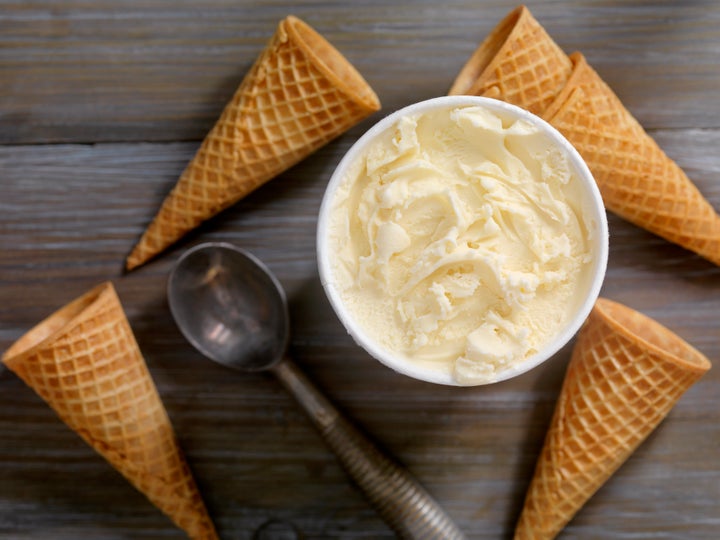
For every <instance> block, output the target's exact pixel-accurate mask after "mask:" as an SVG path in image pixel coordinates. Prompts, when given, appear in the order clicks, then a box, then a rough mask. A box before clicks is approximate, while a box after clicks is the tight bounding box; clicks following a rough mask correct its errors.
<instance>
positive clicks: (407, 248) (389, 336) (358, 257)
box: [331, 106, 591, 384]
mask: <svg viewBox="0 0 720 540" xmlns="http://www.w3.org/2000/svg"><path fill="white" fill-rule="evenodd" d="M576 184H577V180H576V179H574V177H573V174H572V173H571V169H570V167H569V165H568V163H567V162H566V160H565V157H564V155H563V154H562V153H561V152H560V151H559V150H557V149H556V147H554V146H553V144H552V143H551V142H550V141H549V140H548V138H547V136H546V135H544V134H543V133H540V132H539V131H538V130H537V128H535V127H534V126H533V125H531V124H529V123H527V122H524V121H513V122H508V121H505V120H503V119H502V118H500V117H499V116H497V115H496V114H495V113H493V112H491V111H489V110H487V109H485V108H482V107H476V106H472V107H462V108H456V109H451V110H444V109H443V110H437V111H431V112H429V113H426V114H423V115H420V116H416V117H404V118H402V119H401V120H400V121H399V122H398V123H397V124H396V125H395V127H394V129H392V130H389V131H388V132H386V133H385V134H383V137H381V138H380V139H379V140H377V141H375V143H374V144H373V145H372V146H370V147H369V148H368V150H367V151H366V153H365V154H364V156H363V157H362V159H361V160H359V161H358V163H357V165H356V166H355V167H354V168H352V170H351V174H349V176H348V178H347V182H345V184H344V185H343V186H342V187H341V188H340V189H339V191H338V193H337V195H336V199H335V206H334V210H333V214H332V215H333V220H332V223H333V230H332V231H333V232H332V234H331V238H332V240H331V242H332V243H333V244H334V246H333V251H334V253H335V254H336V258H335V261H334V272H335V277H336V281H337V284H338V288H339V290H340V292H341V295H342V296H343V299H344V301H345V302H346V304H347V305H348V308H349V309H350V311H351V312H353V314H354V316H355V317H356V318H357V320H358V321H359V322H360V323H361V325H362V326H363V328H364V330H365V331H366V332H367V333H368V334H369V335H370V336H372V337H373V338H374V339H375V340H377V341H378V343H380V344H381V345H382V346H383V347H386V348H387V349H389V350H392V351H394V352H396V353H397V354H402V355H405V356H406V357H407V358H408V361H412V362H430V363H433V364H437V365H438V366H443V367H442V369H448V370H452V372H453V373H454V375H455V378H456V380H457V381H458V382H460V383H466V384H472V383H477V382H479V381H487V380H491V379H492V378H493V377H494V376H496V374H497V373H498V372H499V371H501V370H502V369H504V368H506V367H507V366H509V365H511V364H512V363H514V362H518V361H521V360H522V359H525V358H527V357H528V356H530V355H531V354H533V353H534V352H535V351H537V350H538V349H539V348H540V347H542V346H543V345H544V344H545V342H546V341H547V340H549V339H552V337H554V335H555V334H556V333H557V331H558V329H559V328H560V327H562V325H563V324H564V323H565V322H566V320H567V317H568V316H569V314H570V313H571V312H572V307H573V294H574V293H575V292H576V291H577V289H578V287H579V282H580V281H581V279H582V275H583V271H584V269H585V268H586V267H587V266H588V263H589V262H590V259H591V255H590V254H591V250H590V244H589V242H590V241H591V227H589V226H588V225H587V224H586V223H585V222H584V221H583V211H582V204H581V202H580V200H581V197H580V192H579V190H578V186H577V185H576Z"/></svg>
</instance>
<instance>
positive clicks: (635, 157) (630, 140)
mask: <svg viewBox="0 0 720 540" xmlns="http://www.w3.org/2000/svg"><path fill="white" fill-rule="evenodd" d="M571 59H572V61H573V64H574V68H573V74H572V76H571V78H570V80H569V81H568V83H567V85H566V86H565V88H564V89H563V91H562V92H561V93H560V94H559V95H558V97H557V99H556V100H555V101H554V102H553V104H552V105H551V106H550V107H549V108H548V109H547V110H546V111H545V112H544V113H543V115H542V116H543V117H544V118H545V120H547V121H548V122H550V123H551V124H552V125H553V126H555V127H556V128H557V129H558V130H559V131H560V132H561V133H562V134H563V135H565V137H566V138H567V139H568V140H569V141H570V142H571V143H572V144H573V146H575V148H576V149H577V150H578V152H580V154H581V155H582V157H583V158H584V159H585V161H586V162H587V164H588V167H589V168H590V170H591V171H592V173H593V176H594V177H595V180H596V181H597V183H598V186H599V188H600V192H601V194H602V196H603V200H604V202H605V206H606V207H607V208H608V210H611V211H612V212H615V213H616V214H618V215H619V216H621V217H623V218H625V219H627V220H628V221H630V222H632V223H634V224H636V225H638V226H640V227H643V228H645V229H647V230H649V231H651V232H653V233H655V234H657V235H659V236H662V237H663V238H665V239H667V240H670V241H671V242H674V243H676V244H679V245H681V246H683V247H685V248H687V249H689V250H692V251H694V252H695V253H697V254H699V255H701V256H702V257H705V258H706V259H708V260H710V261H712V262H714V263H715V264H720V216H718V215H717V213H716V212H715V210H714V209H713V207H712V206H711V205H710V203H709V202H708V201H707V200H706V199H705V197H703V195H702V194H701V193H700V192H699V191H698V189H697V188H696V187H695V185H694V184H693V183H692V181H691V180H690V179H689V178H688V177H687V176H686V175H685V173H684V172H683V171H682V169H680V167H679V166H678V165H677V164H676V163H675V162H674V161H673V160H672V159H670V158H669V157H668V156H667V155H665V153H664V152H663V151H662V149H660V147H659V146H658V145H657V143H656V142H655V141H654V140H653V139H652V137H650V135H648V134H647V133H646V132H645V130H644V129H643V128H642V126H641V125H640V124H639V123H638V122H637V120H635V118H634V117H633V116H632V115H631V114H630V113H629V112H628V110H627V109H626V108H625V107H624V106H623V104H622V102H621V101H620V99H619V98H618V97H617V96H616V95H615V94H614V93H613V91H612V90H611V89H610V88H609V87H608V86H607V84H605V82H603V80H602V79H601V78H600V76H599V75H598V74H597V73H596V72H595V70H593V69H592V67H590V66H589V65H588V63H587V62H586V61H585V58H584V57H583V56H582V54H580V53H574V54H573V55H572V56H571Z"/></svg>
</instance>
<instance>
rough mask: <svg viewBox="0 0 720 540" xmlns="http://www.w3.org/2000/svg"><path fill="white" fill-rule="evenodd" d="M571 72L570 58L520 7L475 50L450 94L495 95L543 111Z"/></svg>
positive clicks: (526, 107) (528, 108)
mask: <svg viewBox="0 0 720 540" xmlns="http://www.w3.org/2000/svg"><path fill="white" fill-rule="evenodd" d="M571 72H572V64H571V62H570V59H569V58H568V56H567V55H566V54H565V53H564V52H563V51H562V50H561V49H560V47H558V46H557V44H556V43H555V42H554V41H553V40H552V38H550V36H549V35H548V34H547V32H545V29H544V28H543V27H542V26H540V24H539V23H538V22H537V21H536V20H535V18H534V17H533V16H532V14H531V13H530V10H528V8H526V7H525V6H519V7H517V8H516V9H514V10H513V11H511V12H510V13H509V14H508V15H507V16H506V17H505V18H504V19H503V20H502V21H501V22H500V23H499V24H498V25H497V26H496V27H495V29H494V30H493V31H492V32H491V33H490V35H488V37H487V38H486V39H485V41H483V42H482V43H481V44H480V46H479V47H478V48H477V49H476V50H475V52H474V53H473V55H472V56H471V57H470V59H469V60H468V62H467V63H466V64H465V66H464V67H463V68H462V70H461V71H460V74H459V75H458V76H457V78H456V79H455V82H454V83H453V85H452V87H451V88H450V92H449V94H450V95H455V94H469V95H478V96H480V95H482V96H487V97H493V98H496V99H501V100H503V101H507V102H508V103H512V104H513V105H518V106H520V107H523V108H525V109H527V110H528V111H530V112H532V113H535V114H540V113H541V112H542V111H543V110H545V109H546V108H547V107H548V106H549V105H550V104H551V103H552V102H553V100H554V99H555V96H556V95H557V94H558V93H559V92H560V91H561V90H562V88H563V86H565V83H566V82H567V80H568V78H569V77H570V73H571Z"/></svg>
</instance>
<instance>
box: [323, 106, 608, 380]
mask: <svg viewBox="0 0 720 540" xmlns="http://www.w3.org/2000/svg"><path fill="white" fill-rule="evenodd" d="M468 106H481V107H485V108H487V109H489V110H490V111H492V112H497V113H500V114H504V115H506V116H511V117H513V118H515V119H517V120H525V121H527V122H529V123H531V124H533V125H535V126H538V127H539V128H540V129H541V130H542V131H543V132H544V133H545V134H546V135H547V136H549V137H550V138H551V139H552V141H553V142H554V143H555V144H557V145H558V147H560V148H562V149H563V151H564V152H565V155H566V156H567V157H568V158H569V161H570V163H571V165H572V167H573V169H574V171H575V172H576V175H577V177H578V180H579V181H580V182H581V184H582V185H583V187H584V188H585V190H586V193H587V195H588V198H589V202H590V203H591V204H590V206H591V208H592V210H593V211H594V215H593V216H591V218H592V219H593V220H594V222H595V223H596V226H597V230H596V231H595V233H596V234H595V243H594V245H593V262H592V268H591V269H590V280H589V281H590V283H589V286H588V288H587V294H586V297H585V299H584V300H583V302H582V303H581V304H580V305H579V307H578V309H577V310H576V312H575V314H574V316H573V317H572V318H571V319H570V321H569V322H568V324H566V325H565V327H564V328H563V329H562V331H561V332H559V333H558V334H557V335H556V336H555V338H554V339H553V340H551V341H550V342H549V343H548V344H547V346H546V347H545V348H543V349H541V350H540V351H538V352H536V353H535V354H533V355H532V356H530V357H529V358H527V359H526V360H524V361H522V362H519V363H518V364H517V365H514V366H512V367H510V368H508V369H505V370H503V371H501V372H500V373H499V374H498V376H497V377H496V378H494V379H492V380H489V381H486V382H481V383H478V386H479V385H482V384H492V383H496V382H500V381H504V380H507V379H511V378H513V377H516V376H518V375H521V374H523V373H525V372H527V371H529V370H531V369H533V368H534V367H537V366H538V365H540V364H542V363H543V362H545V361H546V360H548V359H549V358H551V357H552V356H554V355H555V354H556V353H557V352H558V351H559V350H560V349H561V348H562V347H563V346H565V345H566V344H567V343H568V342H569V341H570V340H571V339H572V338H573V336H574V335H575V334H576V333H577V332H578V330H579V329H580V327H581V326H582V324H583V323H584V322H585V320H586V319H587V317H588V315H589V314H590V311H591V310H592V307H593V305H594V304H595V301H596V300H597V298H598V296H599V294H600V289H601V287H602V283H603V280H604V278H605V271H606V268H607V260H608V249H609V248H608V224H607V216H606V213H605V207H604V205H603V202H602V197H601V195H600V190H599V189H598V186H597V184H596V182H595V179H594V177H593V175H592V173H591V172H590V169H589V168H588V166H587V164H586V163H585V161H584V160H583V158H582V157H581V156H580V154H579V153H578V152H577V150H576V149H575V148H574V147H573V146H572V145H571V144H570V142H568V140H567V139H566V138H565V137H564V136H563V135H562V134H561V133H560V132H559V131H558V130H556V129H555V128H554V127H553V126H551V125H550V124H549V123H547V122H546V121H545V120H543V119H542V118H540V117H538V116H536V115H534V114H532V113H530V112H528V111H526V110H524V109H521V108H520V107H517V106H515V105H511V104H509V103H506V102H504V101H500V100H497V99H493V98H486V97H481V96H442V97H437V98H432V99H428V100H425V101H420V102H417V103H413V104H411V105H408V106H406V107H403V108H401V109H398V110H396V111H395V112H392V113H390V114H389V115H387V116H386V117H384V118H383V119H381V120H380V121H379V122H377V123H376V124H375V125H374V126H372V127H371V128H370V129H369V130H368V131H366V132H365V134H363V135H362V136H361V137H360V138H359V139H358V140H357V141H356V142H355V143H354V144H353V145H352V146H351V147H350V149H349V150H348V151H347V152H346V153H345V155H344V156H343V158H342V159H341V160H340V162H339V163H338V165H337V167H336V168H335V170H334V172H333V174H332V176H331V177H330V181H329V182H328V185H327V187H326V189H325V193H324V195H323V199H322V202H321V205H320V211H319V215H318V225H317V234H316V250H317V263H318V272H319V275H320V282H321V284H322V287H323V290H324V291H325V295H326V296H327V298H328V300H329V302H330V305H331V306H332V308H333V310H334V311H335V314H336V315H337V317H338V318H339V319H340V322H341V323H342V325H343V326H344V327H345V329H346V331H347V332H348V334H350V336H351V337H352V338H353V340H354V341H355V343H356V344H357V345H359V346H360V347H361V348H362V349H364V350H365V351H366V352H367V353H368V354H370V355H371V356H372V357H373V358H375V359H376V360H378V361H379V362H380V363H382V364H384V365H385V366H387V367H389V368H391V369H393V370H394V371H396V372H398V373H401V374H403V375H406V376H409V377H413V378H415V379H418V380H422V381H426V382H430V383H435V384H443V385H448V386H464V385H461V384H460V383H458V382H457V381H456V380H454V378H453V377H452V376H451V375H450V374H445V373H441V372H438V371H433V370H430V369H427V368H424V367H421V366H416V365H413V364H412V363H411V362H408V361H407V359H405V358H402V357H399V356H396V355H394V354H393V353H392V352H391V351H387V350H385V349H383V348H382V347H380V346H379V345H378V344H377V343H376V342H375V341H374V340H373V339H372V338H371V337H369V336H367V335H366V334H365V332H364V331H363V330H362V328H360V326H359V325H358V324H357V323H356V322H355V321H354V319H353V316H352V315H351V314H350V312H349V311H348V309H347V308H346V307H345V305H344V302H343V300H342V298H341V297H340V293H339V292H338V290H337V288H336V287H335V285H334V283H333V280H332V269H331V266H330V256H329V255H330V254H329V248H328V245H327V244H328V239H329V234H328V231H329V227H328V222H329V219H330V212H331V210H332V203H333V199H334V196H335V192H336V191H337V189H338V187H339V186H340V185H341V184H342V182H343V179H344V177H345V175H346V173H347V171H348V169H349V168H350V166H351V165H352V164H353V163H354V162H355V161H356V159H358V157H359V156H360V155H361V154H362V152H363V151H364V150H365V149H366V148H367V147H368V146H369V145H370V144H371V143H372V142H373V141H374V140H376V138H377V137H378V136H379V135H380V134H382V133H384V132H385V131H386V130H387V129H389V128H391V127H392V125H393V124H394V123H395V122H397V120H399V119H400V118H402V117H404V116H408V115H415V114H422V113H425V112H428V111H431V110H435V109H449V108H453V107H468ZM473 386H476V385H473Z"/></svg>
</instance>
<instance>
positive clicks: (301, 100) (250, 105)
mask: <svg viewBox="0 0 720 540" xmlns="http://www.w3.org/2000/svg"><path fill="white" fill-rule="evenodd" d="M379 108H380V102H379V101H378V99H377V96H376V95H375V93H374V92H373V91H372V89H371V88H370V86H369V85H368V84H367V83H366V82H365V80H364V79H363V78H362V77H361V76H360V74H359V73H358V72H357V71H356V70H355V69H354V68H353V66H352V65H350V63H349V62H348V61H347V60H346V59H345V58H344V57H343V56H342V55H341V54H340V53H339V52H338V51H337V50H335V49H334V48H333V47H332V45H330V43H328V42H327V41H326V40H325V39H324V38H323V37H321V36H320V35H319V34H318V33H317V32H315V31H314V30H313V29H312V28H310V27H309V26H308V25H306V24H305V23H304V22H302V21H301V20H299V19H297V18H296V17H292V16H291V17H288V18H286V19H284V20H282V21H281V22H280V25H279V26H278V29H277V31H276V33H275V35H274V36H273V38H272V39H271V40H270V43H269V44H268V45H267V47H266V48H265V50H264V51H263V52H262V54H261V55H260V56H259V58H258V59H257V61H256V62H255V64H254V65H253V67H252V68H251V70H250V71H249V72H248V74H247V75H246V76H245V78H244V80H243V81H242V83H241V84H240V87H239V88H238V89H237V91H236V92H235V95H234V96H233V97H232V99H231V100H230V102H229V103H228V104H227V105H226V107H225V109H224V110H223V112H222V114H221V116H220V118H219V119H218V121H217V122H216V124H215V126H214V127H213V128H212V130H211V131H210V132H209V133H208V134H207V136H206V137H205V139H204V141H203V143H202V145H201V146H200V149H199V150H198V151H197V153H196V155H195V157H194V158H193V159H192V161H191V162H190V163H189V164H188V166H187V167H186V169H185V170H184V171H183V173H182V175H181V176H180V179H179V180H178V182H177V184H176V185H175V187H174V188H173V190H172V191H171V192H170V194H169V195H168V196H167V198H166V199H165V201H164V202H163V204H162V207H161V208H160V210H159V212H158V214H157V216H156V217H155V219H154V220H153V221H152V223H151V224H150V225H149V227H148V228H147V230H146V231H145V233H144V234H143V236H142V238H141V239H140V241H139V242H138V244H137V245H136V246H135V248H134V249H133V251H132V252H131V253H130V255H129V256H128V258H127V261H126V267H127V269H128V270H130V269H132V268H135V267H136V266H139V265H141V264H143V263H145V262H146V261H148V260H149V259H150V258H152V257H154V256H155V255H157V254H158V253H160V252H161V251H163V250H164V249H166V248H167V247H168V246H170V245H171V244H173V243H174V242H176V241H177V240H179V239H180V238H181V237H182V236H184V235H185V234H187V233H188V232H189V231H191V230H193V229H194V228H196V227H197V226H198V225H200V224H201V223H202V222H203V221H205V220H207V219H209V218H211V217H212V216H214V215H216V214H217V213H218V212H220V211H222V210H223V209H225V208H227V207H229V206H231V205H232V204H234V203H236V202H237V201H238V200H240V199H241V198H243V197H244V196H245V195H247V194H248V193H250V192H251V191H253V190H255V189H256V188H258V187H259V186H261V185H262V184H264V183H265V182H267V181H268V180H270V179H271V178H273V177H275V176H277V175H278V174H280V173H281V172H283V171H285V170H286V169H288V168H290V167H291V166H293V165H295V164H296V163H298V162H299V161H300V160H302V159H303V158H305V157H307V156H308V155H309V154H311V153H312V152H314V151H315V150H317V149H318V148H320V147H321V146H323V145H324V144H326V143H327V142H329V141H330V140H332V139H334V138H335V137H337V136H338V135H340V134H341V133H343V132H344V131H346V130H347V129H349V128H350V127H352V126H353V125H355V124H356V123H357V122H359V121H360V120H362V119H363V118H365V117H366V116H368V115H369V114H371V113H372V112H374V111H377V110H378V109H379Z"/></svg>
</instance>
